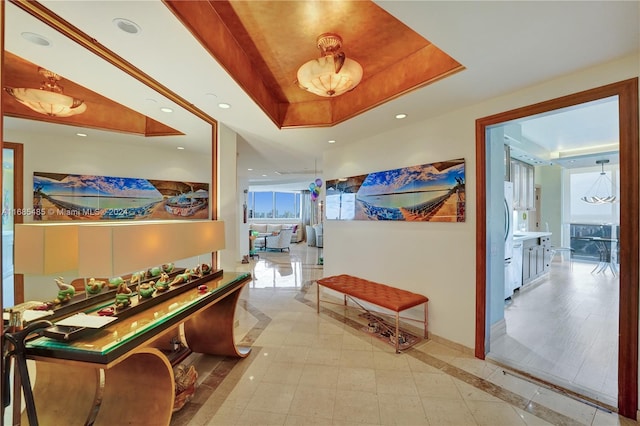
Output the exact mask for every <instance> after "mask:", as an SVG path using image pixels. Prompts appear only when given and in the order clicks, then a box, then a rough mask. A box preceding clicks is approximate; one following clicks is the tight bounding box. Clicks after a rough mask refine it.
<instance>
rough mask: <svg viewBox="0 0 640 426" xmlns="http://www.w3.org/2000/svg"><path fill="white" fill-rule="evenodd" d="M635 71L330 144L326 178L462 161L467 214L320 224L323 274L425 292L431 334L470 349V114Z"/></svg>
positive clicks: (597, 73)
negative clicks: (452, 218)
mask: <svg viewBox="0 0 640 426" xmlns="http://www.w3.org/2000/svg"><path fill="white" fill-rule="evenodd" d="M638 75H640V70H639V62H638V57H637V56H633V57H627V58H624V59H622V60H618V61H615V62H611V63H608V64H604V65H601V66H598V67H594V68H590V69H587V70H583V71H580V72H576V73H574V74H571V75H566V76H563V77H561V78H558V79H555V80H552V81H549V82H546V83H544V84H540V85H537V86H533V87H529V88H526V89H523V90H521V91H519V92H515V93H511V94H508V95H505V96H501V97H498V98H494V99H491V100H489V101H486V102H482V103H480V104H477V105H473V106H469V107H467V108H464V109H460V110H457V111H453V112H450V113H447V114H444V115H442V116H439V117H436V118H431V119H427V120H425V121H423V122H421V123H418V124H415V125H410V126H407V127H405V128H403V129H401V130H399V131H394V132H389V133H384V134H380V135H376V136H375V137H372V138H368V139H365V140H361V141H357V142H354V143H353V144H350V145H348V146H345V147H344V148H339V147H336V148H335V149H332V150H331V151H329V152H328V153H326V154H325V155H324V159H323V169H324V176H323V179H324V180H325V181H326V180H327V179H335V178H339V177H343V176H355V175H360V174H365V173H368V172H373V171H380V170H388V169H393V168H397V167H404V166H412V165H417V164H424V163H432V162H435V161H442V160H449V159H454V158H464V159H465V160H466V182H467V186H466V188H467V192H466V196H467V206H466V211H467V218H466V222H465V223H403V222H366V221H350V222H340V221H325V231H324V232H325V239H324V240H325V241H324V257H325V259H324V263H325V266H324V275H325V276H329V275H335V274H342V273H348V274H352V275H357V276H360V277H363V278H367V279H370V280H373V281H378V282H383V283H388V284H391V285H394V286H397V287H400V288H404V289H407V290H410V291H414V292H416V293H421V294H424V295H426V296H427V297H429V300H430V301H429V328H430V332H432V333H433V334H435V335H438V336H440V337H443V338H446V339H449V340H451V341H453V342H457V343H460V344H462V345H464V346H467V347H469V348H473V347H474V345H475V341H474V340H475V313H476V308H475V303H476V299H475V289H476V283H475V279H476V275H475V255H476V250H475V236H476V219H475V209H476V179H475V173H476V165H475V121H476V119H478V118H482V117H485V116H489V115H492V114H497V113H500V112H503V111H507V110H511V109H514V108H518V107H522V106H526V105H530V104H534V103H537V102H541V101H544V100H548V99H553V98H557V97H560V96H563V95H568V94H571V93H575V92H579V91H582V90H587V89H591V88H594V87H598V86H602V85H605V84H608V83H612V82H616V81H620V80H625V79H628V78H632V77H637V76H638ZM479 83H480V82H479ZM434 84H438V83H437V82H436V83H434ZM499 255H502V254H499ZM410 314H411V315H416V317H418V315H419V314H418V313H416V312H410Z"/></svg>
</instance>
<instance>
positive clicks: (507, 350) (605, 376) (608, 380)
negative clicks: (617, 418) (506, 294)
mask: <svg viewBox="0 0 640 426" xmlns="http://www.w3.org/2000/svg"><path fill="white" fill-rule="evenodd" d="M593 267H594V264H590V263H581V262H577V261H574V263H573V270H572V269H571V267H570V263H569V261H568V260H566V261H564V262H560V261H555V262H553V263H552V268H551V272H550V273H549V275H548V277H546V278H543V279H540V280H538V281H537V282H534V283H532V284H529V285H528V286H525V287H523V288H522V289H521V290H520V291H518V292H516V293H515V294H514V296H513V297H512V300H511V301H510V302H509V301H507V303H506V305H505V320H506V334H504V333H494V334H496V335H495V336H494V335H492V338H491V344H490V353H489V358H491V359H494V360H496V361H498V362H500V363H502V364H505V365H507V366H510V367H513V368H516V369H518V370H520V371H523V372H525V373H528V374H530V375H532V376H535V377H537V378H540V379H543V380H545V381H547V382H549V383H552V384H555V385H558V386H561V387H563V388H565V389H568V390H570V391H573V392H577V393H578V394H580V395H584V396H587V397H589V398H591V399H594V400H596V401H600V402H602V403H604V404H608V405H610V406H613V407H616V406H617V386H618V309H619V308H618V298H619V281H618V278H617V276H613V274H612V273H611V271H607V272H606V273H595V274H592V273H591V271H592V270H593Z"/></svg>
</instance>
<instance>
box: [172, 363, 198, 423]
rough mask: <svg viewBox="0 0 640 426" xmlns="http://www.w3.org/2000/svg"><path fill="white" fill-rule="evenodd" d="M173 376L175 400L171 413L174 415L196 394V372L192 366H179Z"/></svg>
mask: <svg viewBox="0 0 640 426" xmlns="http://www.w3.org/2000/svg"><path fill="white" fill-rule="evenodd" d="M174 376H175V381H176V385H175V389H176V398H175V400H174V402H173V412H174V413H175V412H176V411H178V410H180V409H182V407H184V406H185V404H186V403H187V402H189V401H190V400H191V398H193V395H194V394H195V393H196V381H197V379H198V372H197V371H196V368H195V367H194V366H193V365H191V366H189V367H187V366H186V365H182V364H180V365H179V366H178V367H177V368H176V371H175V372H174Z"/></svg>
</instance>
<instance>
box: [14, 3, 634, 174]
mask: <svg viewBox="0 0 640 426" xmlns="http://www.w3.org/2000/svg"><path fill="white" fill-rule="evenodd" d="M42 3H43V4H44V5H45V6H46V7H48V8H50V9H51V10H52V11H54V12H55V13H57V14H58V15H60V16H62V17H63V18H64V19H66V20H68V21H69V22H71V23H72V24H73V25H75V26H77V27H78V28H80V29H81V30H83V31H84V32H86V33H88V34H90V35H91V36H92V37H94V38H95V39H96V40H97V41H98V42H99V43H101V44H103V45H104V46H106V47H107V48H109V49H111V50H113V51H115V52H116V53H117V54H118V55H120V56H121V57H123V58H124V59H126V60H127V61H129V62H131V63H132V64H133V65H135V66H136V67H138V68H140V69H142V70H143V71H144V72H146V73H147V74H149V75H150V76H151V77H153V78H154V79H156V80H158V81H159V82H160V83H162V84H164V85H165V86H167V87H168V88H170V89H171V90H173V91H174V92H176V93H178V94H179V95H180V96H182V97H183V98H185V99H187V100H189V101H190V102H191V103H193V104H195V105H196V106H198V107H199V108H200V109H202V110H203V111H205V112H206V113H207V114H209V115H210V116H212V117H214V118H215V119H216V120H218V121H219V122H220V123H221V124H224V125H226V126H228V127H229V128H231V129H233V130H235V131H236V132H237V133H238V134H239V135H240V136H241V138H242V139H243V143H242V144H241V145H240V147H239V149H238V151H239V156H238V164H239V165H238V174H239V175H240V176H247V177H248V178H249V179H250V181H251V182H252V183H253V184H260V183H273V182H283V181H300V182H309V179H311V178H313V177H314V169H321V168H322V164H321V162H322V156H323V152H324V151H325V150H329V149H332V148H334V147H337V146H342V145H344V144H348V143H351V142H354V141H357V140H360V139H363V138H366V137H369V136H372V135H375V134H378V133H381V132H383V131H388V130H390V129H394V128H397V127H400V126H405V125H409V124H412V123H415V122H419V121H422V120H424V119H425V118H428V117H433V116H437V115H439V114H442V113H444V112H446V111H451V110H454V109H457V108H461V107H463V106H466V105H471V104H474V103H478V102H481V101H483V100H485V99H489V98H493V97H496V96H500V95H503V94H507V93H509V92H513V91H515V90H518V89H521V88H525V87H528V86H531V85H534V84H537V83H540V82H543V81H545V80H548V79H551V78H555V77H558V76H561V75H566V74H569V73H572V72H574V71H577V70H579V69H582V68H586V67H589V66H593V65H597V64H599V63H603V62H607V61H611V60H614V59H617V58H621V57H624V56H627V55H630V54H633V53H636V52H638V50H639V40H640V30H639V28H640V9H639V5H640V3H639V2H635V1H632V2H629V1H619V2H618V1H600V2H598V1H586V2H580V1H567V2H539V1H531V2H528V1H512V2H502V1H499V2H485V1H470V2H465V1H459V2H458V1H456V2H451V1H441V2H438V1H378V2H376V3H377V4H379V5H380V6H381V7H383V8H384V9H386V10H387V11H388V12H389V13H391V14H392V15H394V16H395V17H397V18H398V19H400V20H401V21H403V22H404V23H405V24H407V25H408V26H410V27H411V28H413V29H414V30H415V31H417V32H418V33H420V34H421V35H423V36H424V37H425V38H427V39H428V40H430V41H431V42H433V43H434V44H436V45H437V46H438V47H439V48H441V49H443V50H444V51H445V52H447V53H448V54H450V55H451V56H452V57H453V58H454V59H456V60H457V61H459V62H460V63H462V64H463V65H464V66H465V67H466V70H464V71H462V72H460V73H457V74H455V75H453V76H451V77H449V78H446V79H444V80H441V81H438V82H436V83H434V84H432V85H429V86H427V87H424V88H422V89H419V90H416V91H414V92H412V93H409V94H407V95H404V96H402V97H400V98H398V99H395V100H393V101H390V102H387V103H385V104H383V105H381V106H379V107H376V108H374V109H372V110H370V111H368V112H366V113H364V114H362V115H360V116H358V117H355V118H353V119H351V120H348V121H347V122H344V123H341V124H339V125H336V126H334V127H331V128H315V129H287V130H280V129H278V128H276V127H275V125H274V124H273V123H272V122H271V120H269V119H268V118H267V117H266V115H265V114H264V113H263V112H262V111H261V110H260V108H259V107H258V106H257V105H256V104H255V103H254V102H253V101H252V100H251V99H250V98H249V96H247V95H246V94H245V93H244V92H243V91H242V90H241V89H240V88H239V86H238V85H237V84H236V83H235V82H234V81H233V79H232V78H231V77H230V76H229V75H227V74H226V72H225V71H224V70H223V69H222V68H221V66H220V65H219V64H218V63H217V62H216V61H215V60H214V59H213V58H211V57H210V56H209V55H208V54H207V53H206V52H205V51H204V49H202V47H201V46H200V45H199V44H198V43H197V42H196V41H194V39H193V38H192V37H191V35H190V33H189V32H188V31H187V30H186V29H185V28H183V27H182V26H181V25H180V24H179V23H178V22H177V20H176V19H175V18H174V16H173V15H172V14H171V13H170V12H169V10H168V9H167V8H166V7H165V6H164V5H163V4H162V2H160V1H115V0H114V1H60V0H56V1H44V2H42ZM5 4H6V40H5V48H6V49H7V50H9V51H11V52H13V53H15V54H17V55H18V56H21V57H23V58H25V59H27V60H29V61H31V62H34V63H37V64H39V65H41V66H44V67H46V68H49V69H51V70H53V71H55V72H57V73H59V74H61V75H62V76H64V77H66V78H69V79H71V80H74V81H75V82H77V83H79V84H82V85H84V86H86V87H88V88H90V89H92V90H94V91H96V92H98V93H100V94H102V95H104V96H108V97H110V98H112V99H114V100H116V101H117V102H120V103H122V104H124V105H126V106H128V107H130V108H132V109H135V110H137V111H139V112H141V113H143V114H145V115H148V116H150V117H152V118H154V119H156V120H159V121H162V122H164V123H166V124H167V125H169V126H171V127H174V128H177V129H179V130H180V131H182V132H184V133H186V136H182V137H167V138H163V139H162V140H160V138H154V139H152V140H151V141H148V140H143V138H131V137H127V136H124V135H117V137H118V139H121V140H122V143H153V144H156V145H158V146H163V147H167V148H171V149H174V148H175V147H176V146H178V145H181V146H185V147H186V149H187V150H190V151H192V152H205V153H208V149H209V142H208V141H209V140H210V138H209V136H208V133H207V132H208V126H207V125H205V124H204V123H203V122H202V121H201V120H199V119H197V118H195V117H194V116H193V115H191V114H190V113H188V112H186V111H184V110H181V109H180V108H178V107H177V106H176V105H171V102H169V101H168V100H167V99H164V98H163V97H162V96H160V95H158V94H156V93H152V92H151V91H150V89H148V88H146V86H143V85H142V84H141V83H139V82H134V81H132V79H131V78H129V77H128V76H126V75H124V73H122V72H121V71H119V70H116V69H114V68H113V67H110V66H107V65H106V64H105V63H104V62H103V61H101V60H100V59H98V58H95V57H93V56H92V55H90V54H88V53H87V52H86V51H85V50H84V49H82V48H80V47H78V46H75V45H74V44H73V43H72V42H70V41H69V40H66V39H64V38H62V37H61V36H60V35H58V34H56V33H54V32H53V31H52V30H51V29H49V28H48V27H46V26H44V25H43V24H41V23H39V22H37V21H36V20H35V19H33V18H31V17H29V16H27V14H26V13H24V12H21V11H20V10H18V9H17V8H16V7H15V6H14V5H12V4H11V3H5ZM114 18H126V19H129V20H131V21H134V22H136V23H137V24H139V25H140V26H141V27H142V32H141V33H140V34H138V35H130V34H126V33H124V32H122V31H120V30H118V29H117V28H116V26H115V25H114V24H113V23H112V20H113V19H114ZM25 31H27V32H34V33H37V34H41V35H43V36H45V37H47V38H48V39H49V40H51V42H52V46H50V47H42V46H36V45H34V44H32V43H29V42H27V41H26V40H25V39H24V38H22V37H21V36H20V34H21V33H22V32H25ZM365 73H366V70H365ZM356 90H357V89H356ZM219 102H227V103H229V104H231V105H232V108H230V109H228V110H223V109H220V108H218V107H217V104H218V103H219ZM166 105H169V106H172V107H173V108H174V110H175V112H174V113H172V114H165V113H161V112H160V111H159V107H160V106H166ZM399 112H404V113H407V114H408V118H406V119H404V120H396V119H395V118H394V116H395V114H397V113H399ZM5 123H6V124H5V126H6V129H5V133H6V134H10V133H11V132H12V131H32V130H33V131H39V132H48V133H51V132H54V131H55V132H63V133H64V132H66V133H68V134H70V135H73V134H75V132H76V131H78V130H77V129H69V128H66V127H67V126H51V125H44V124H39V125H36V126H34V125H33V123H25V122H24V120H18V119H5ZM609 124H610V123H609V122H603V125H607V126H608V125H609ZM553 126H554V128H555V126H559V127H557V130H556V131H555V133H554V134H553V135H549V134H545V135H542V134H540V130H535V128H534V127H533V126H532V125H529V124H524V127H523V132H524V134H525V135H527V137H530V138H531V139H532V140H538V138H541V139H545V140H555V141H558V140H562V141H564V142H568V141H569V140H571V141H573V142H575V143H578V144H587V143H595V141H594V139H596V138H593V137H591V138H589V139H588V140H584V139H582V138H579V139H576V138H577V136H578V135H577V134H573V135H568V134H566V133H565V132H566V129H567V128H572V125H568V126H566V125H565V123H560V124H558V123H555V122H554V123H553ZM51 127H55V129H51ZM544 127H545V128H546V129H547V132H549V131H550V129H551V128H552V127H551V126H550V125H549V122H547V123H545V125H544ZM538 129H539V128H538ZM87 132H88V133H90V137H98V138H106V139H108V140H113V137H114V135H106V134H100V135H97V136H96V133H95V132H94V131H91V130H88V129H87V130H86V131H85V133H87ZM527 132H530V134H528V133H527ZM601 132H603V131H602V130H601V129H590V132H589V133H588V134H589V135H594V134H598V135H599V134H600V133H601ZM552 133H553V132H552ZM609 137H610V135H607V134H604V133H603V135H602V138H605V139H607V140H608V138H609ZM129 139H132V140H129ZM331 139H333V140H336V141H337V142H336V144H335V145H331V144H328V143H327V141H328V140H331ZM597 139H598V140H600V139H601V138H600V137H598V138H597ZM598 143H600V142H598ZM247 168H253V169H254V170H253V171H252V172H248V171H247ZM276 172H279V173H280V174H278V173H276ZM263 174H265V175H266V176H264V177H263V176H262V175H263Z"/></svg>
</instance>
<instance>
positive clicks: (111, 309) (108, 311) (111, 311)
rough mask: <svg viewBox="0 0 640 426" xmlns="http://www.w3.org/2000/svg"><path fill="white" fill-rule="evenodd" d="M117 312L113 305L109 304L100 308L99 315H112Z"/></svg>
mask: <svg viewBox="0 0 640 426" xmlns="http://www.w3.org/2000/svg"><path fill="white" fill-rule="evenodd" d="M115 313H116V310H115V308H114V307H113V306H107V307H106V308H103V309H100V310H99V311H98V315H100V316H101V317H110V316H113V315H114V314H115Z"/></svg>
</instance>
